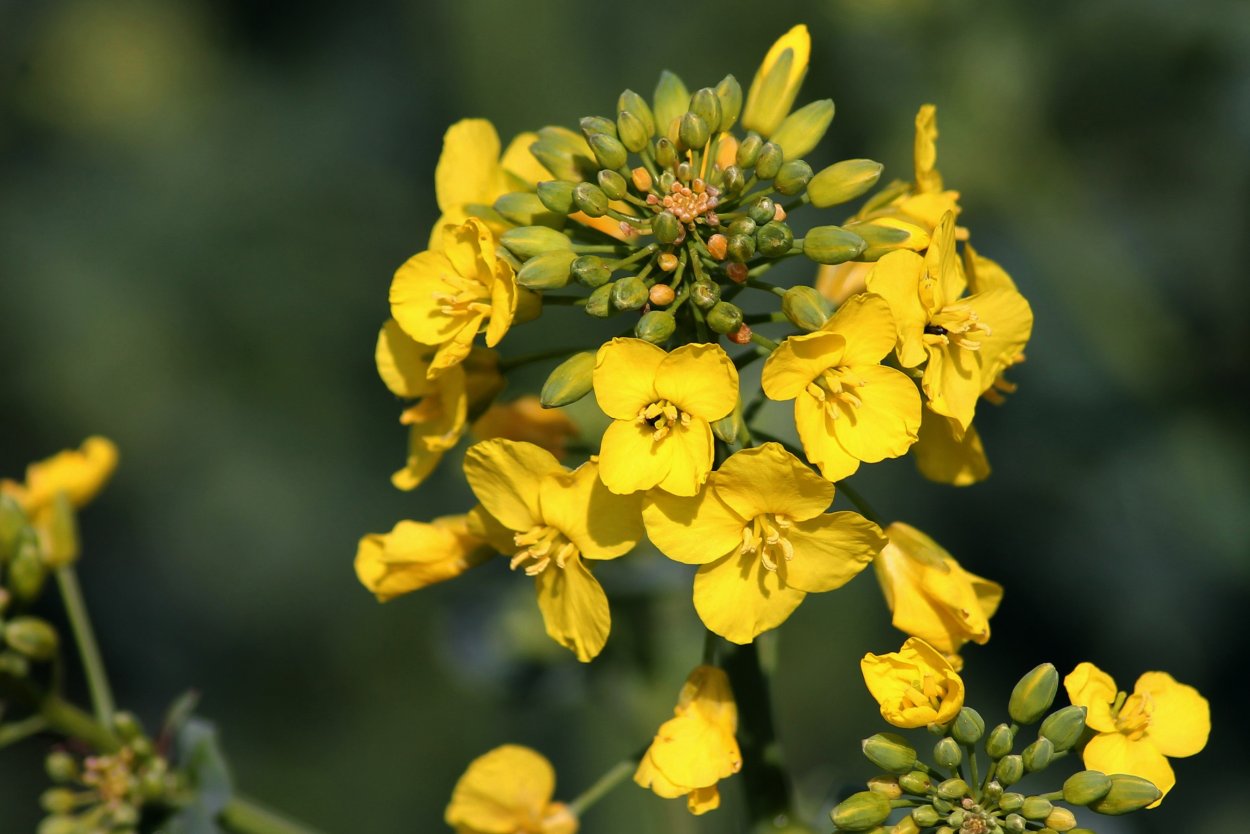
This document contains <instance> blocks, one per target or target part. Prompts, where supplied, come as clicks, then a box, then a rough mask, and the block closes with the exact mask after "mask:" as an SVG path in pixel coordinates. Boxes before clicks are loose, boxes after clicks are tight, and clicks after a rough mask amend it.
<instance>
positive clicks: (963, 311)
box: [868, 212, 1033, 430]
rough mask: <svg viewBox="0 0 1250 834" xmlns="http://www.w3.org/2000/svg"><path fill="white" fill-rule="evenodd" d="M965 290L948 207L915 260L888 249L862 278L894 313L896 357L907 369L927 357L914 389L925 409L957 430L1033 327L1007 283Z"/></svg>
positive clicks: (963, 426)
mask: <svg viewBox="0 0 1250 834" xmlns="http://www.w3.org/2000/svg"><path fill="white" fill-rule="evenodd" d="M966 288H967V284H966V281H965V278H964V270H963V267H962V265H961V264H960V262H959V259H958V258H957V257H956V255H955V216H954V215H953V214H951V213H949V212H948V213H947V214H946V215H944V216H943V217H942V220H941V222H940V223H939V224H938V227H937V229H936V230H935V231H934V233H933V241H932V243H931V244H930V246H929V249H928V250H927V251H926V252H925V255H924V257H923V258H922V257H921V256H919V255H917V254H916V253H914V252H906V251H901V252H891V253H889V254H887V255H885V256H884V257H882V258H881V260H880V261H878V262H877V265H876V266H875V267H874V268H873V270H872V273H871V274H869V276H868V289H869V291H870V292H874V293H877V294H878V295H880V296H882V297H883V298H885V300H886V301H887V302H889V305H890V311H891V312H892V313H893V315H894V324H895V327H896V328H897V331H898V333H897V343H896V345H895V353H896V354H897V356H898V360H899V363H900V364H901V365H903V367H906V368H915V367H917V366H919V365H921V364H922V363H925V362H927V364H926V365H925V369H924V376H923V377H922V378H921V388H923V389H924V392H925V395H926V396H927V397H928V400H929V407H930V408H931V409H933V410H934V411H935V412H937V413H938V414H942V415H945V416H947V417H950V418H952V419H954V420H955V421H956V422H957V423H958V424H959V428H960V429H961V430H967V428H968V426H969V425H970V424H971V423H972V415H973V412H974V411H975V409H976V402H977V398H978V397H979V396H980V395H981V392H982V391H984V390H985V389H986V388H988V387H990V386H991V385H992V384H993V383H994V379H995V378H996V377H997V376H998V373H999V372H1000V371H1001V370H1002V368H1003V367H1005V364H1004V363H1005V362H1006V361H1007V360H1006V359H1005V358H1004V357H1014V356H1016V355H1017V354H1019V353H1020V351H1021V350H1023V348H1024V345H1025V343H1026V342H1027V341H1028V339H1029V334H1030V333H1031V332H1032V329H1033V312H1032V310H1030V308H1029V303H1028V302H1027V301H1025V299H1024V296H1022V295H1020V293H1019V292H1017V291H1016V290H1015V288H1014V287H1012V286H1007V285H1005V284H997V283H991V284H990V285H989V286H988V288H986V289H982V290H980V291H976V292H974V293H973V294H972V295H969V296H967V297H961V296H963V293H964V290H965V289H966Z"/></svg>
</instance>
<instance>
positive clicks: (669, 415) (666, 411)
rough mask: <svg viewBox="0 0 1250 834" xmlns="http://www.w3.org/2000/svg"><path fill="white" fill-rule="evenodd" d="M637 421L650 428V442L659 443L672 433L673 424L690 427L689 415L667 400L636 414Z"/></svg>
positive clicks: (652, 404)
mask: <svg viewBox="0 0 1250 834" xmlns="http://www.w3.org/2000/svg"><path fill="white" fill-rule="evenodd" d="M638 421H639V422H642V423H646V424H647V425H648V426H650V427H651V440H652V442H655V443H659V442H660V441H661V440H663V439H664V438H665V437H667V436H668V433H669V432H670V431H672V426H673V424H674V423H681V424H682V425H683V426H688V425H690V415H689V414H687V413H686V412H684V411H680V410H678V408H677V406H675V405H673V404H672V403H671V402H669V401H668V400H657V401H656V402H653V403H651V405H649V406H647V407H646V408H643V409H641V410H640V411H639V412H638Z"/></svg>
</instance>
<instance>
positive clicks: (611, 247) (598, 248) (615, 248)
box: [573, 243, 630, 255]
mask: <svg viewBox="0 0 1250 834" xmlns="http://www.w3.org/2000/svg"><path fill="white" fill-rule="evenodd" d="M573 251H574V252H576V253H577V254H579V255H625V254H628V253H629V251H630V250H629V249H628V248H626V247H624V246H621V245H620V244H616V243H574V244H573Z"/></svg>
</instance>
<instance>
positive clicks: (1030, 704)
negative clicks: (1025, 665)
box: [1007, 663, 1059, 724]
mask: <svg viewBox="0 0 1250 834" xmlns="http://www.w3.org/2000/svg"><path fill="white" fill-rule="evenodd" d="M1058 689H1059V672H1057V671H1056V670H1055V667H1054V665H1053V664H1050V663H1043V664H1041V665H1040V666H1038V667H1036V668H1035V669H1033V670H1032V671H1031V672H1029V673H1028V674H1027V675H1025V676H1024V677H1023V678H1021V679H1020V682H1019V683H1017V684H1016V686H1015V689H1013V690H1012V691H1011V701H1010V702H1009V703H1008V705H1007V714H1008V715H1010V716H1011V720H1012V721H1014V722H1016V723H1017V724H1032V723H1034V722H1035V721H1037V720H1038V719H1039V718H1041V717H1042V716H1043V715H1045V714H1046V710H1048V709H1050V705H1051V704H1052V703H1054V701H1055V693H1056V692H1057V691H1058Z"/></svg>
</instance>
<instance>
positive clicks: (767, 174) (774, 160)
mask: <svg viewBox="0 0 1250 834" xmlns="http://www.w3.org/2000/svg"><path fill="white" fill-rule="evenodd" d="M785 161H786V155H785V153H784V152H783V151H782V150H781V146H780V145H777V144H775V143H773V142H765V143H764V146H763V147H762V148H760V155H759V156H757V157H756V158H755V176H757V177H759V178H760V179H762V180H771V179H772V178H773V177H775V176H777V173H778V172H779V171H780V170H781V166H782V165H783V164H784V163H785Z"/></svg>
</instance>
